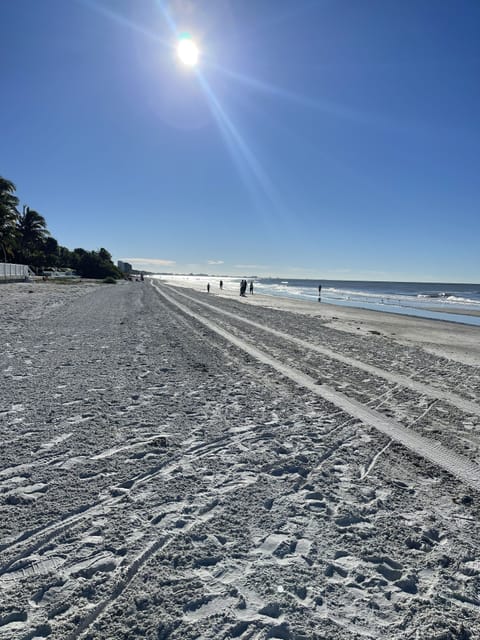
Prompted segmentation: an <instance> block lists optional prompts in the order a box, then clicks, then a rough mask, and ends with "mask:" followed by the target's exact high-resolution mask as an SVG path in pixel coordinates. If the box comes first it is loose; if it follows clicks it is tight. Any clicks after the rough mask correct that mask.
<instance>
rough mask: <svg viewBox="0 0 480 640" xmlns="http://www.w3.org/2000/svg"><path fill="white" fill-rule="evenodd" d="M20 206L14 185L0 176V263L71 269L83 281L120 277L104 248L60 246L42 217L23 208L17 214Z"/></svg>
mask: <svg viewBox="0 0 480 640" xmlns="http://www.w3.org/2000/svg"><path fill="white" fill-rule="evenodd" d="M19 204H20V201H19V199H18V197H17V196H16V187H15V185H14V183H13V182H11V181H10V180H7V179H5V178H2V177H1V176H0V261H4V262H17V263H20V264H28V265H29V266H30V267H31V268H32V269H33V270H34V271H36V272H43V270H44V269H73V270H74V271H75V272H76V273H77V274H78V275H79V276H82V277H84V278H108V277H110V278H120V277H122V274H121V273H120V271H119V270H118V269H117V267H116V266H115V265H114V264H113V262H112V256H111V255H110V253H109V252H108V251H107V250H106V249H104V248H103V247H102V248H101V249H99V250H98V251H87V250H85V249H82V248H77V249H74V250H73V251H70V249H67V247H62V246H60V245H59V244H58V242H57V240H55V238H53V237H52V235H51V234H50V232H49V231H48V229H47V222H46V220H45V218H44V217H43V216H42V215H41V214H40V213H38V212H37V211H34V210H33V209H30V208H29V207H26V206H25V207H23V211H22V212H21V213H20V211H19Z"/></svg>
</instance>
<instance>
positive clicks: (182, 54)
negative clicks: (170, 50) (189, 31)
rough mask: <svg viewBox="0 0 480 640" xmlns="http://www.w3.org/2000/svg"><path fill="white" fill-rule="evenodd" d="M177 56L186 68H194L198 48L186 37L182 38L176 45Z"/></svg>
mask: <svg viewBox="0 0 480 640" xmlns="http://www.w3.org/2000/svg"><path fill="white" fill-rule="evenodd" d="M177 55H178V57H179V58H180V60H181V62H183V64H184V65H186V66H187V67H194V66H195V65H196V64H197V62H198V55H199V51H198V47H197V45H196V44H195V43H194V42H193V40H191V39H190V38H188V37H183V38H181V39H180V40H179V41H178V44H177Z"/></svg>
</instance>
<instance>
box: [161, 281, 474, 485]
mask: <svg viewBox="0 0 480 640" xmlns="http://www.w3.org/2000/svg"><path fill="white" fill-rule="evenodd" d="M153 286H155V285H153ZM155 290H156V291H157V293H158V295H159V296H161V297H162V298H163V299H164V300H166V301H167V302H169V303H170V304H171V305H173V306H174V307H176V308H177V309H179V310H180V311H181V312H182V313H183V314H185V315H187V316H189V317H191V318H193V319H195V320H197V321H198V322H200V323H201V324H203V325H204V326H205V327H207V328H208V329H210V331H213V332H214V333H216V334H218V335H220V336H222V338H224V339H225V340H227V341H228V342H230V343H231V344H233V345H234V346H236V347H237V348H238V349H240V350H241V351H244V352H245V353H247V354H248V355H250V356H251V357H253V358H255V359H256V360H258V361H259V362H261V363H263V364H265V365H267V366H269V367H271V368H272V369H274V370H275V371H278V372H279V373H280V374H281V375H282V376H284V377H286V378H289V379H290V380H292V381H293V382H295V383H296V384H298V385H299V386H301V387H303V388H306V389H308V390H310V391H312V393H315V394H316V395H318V396H320V397H322V398H323V399H324V400H327V401H328V402H331V403H332V404H334V405H335V406H337V407H339V408H340V409H342V410H343V411H345V412H346V413H348V414H349V415H351V416H352V417H354V418H357V419H359V420H361V421H362V422H363V423H365V424H367V425H369V426H372V427H374V428H375V429H377V430H378V431H380V432H382V433H384V434H385V435H387V436H389V437H390V438H392V440H395V441H396V442H398V443H400V444H402V445H403V446H405V447H406V448H408V449H409V450H410V451H413V452H414V453H416V454H417V455H419V456H421V457H422V458H425V459H426V460H429V461H430V462H433V463H434V464H435V465H437V466H439V467H441V468H442V469H444V470H445V471H448V473H450V474H451V475H453V476H455V477H456V478H458V479H459V480H461V481H462V482H465V483H466V484H468V485H469V486H470V487H472V488H473V489H476V490H478V491H480V467H479V466H478V465H476V464H474V463H473V462H471V461H470V460H468V459H467V458H465V457H464V456H461V455H459V454H456V453H453V452H452V451H450V450H449V449H447V448H446V447H444V446H442V445H440V444H438V443H437V442H434V441H432V440H430V439H428V438H425V437H423V436H420V435H418V434H417V433H415V432H414V431H412V430H410V429H408V428H407V427H404V426H403V425H401V424H400V423H398V422H396V421H395V420H392V419H391V418H387V417H386V416H384V415H382V414H380V413H378V412H377V411H374V410H373V409H369V408H368V407H366V406H364V405H362V404H361V403H359V402H357V401H356V400H352V399H350V398H348V397H347V396H345V395H344V394H342V393H340V392H338V391H334V390H333V389H331V388H329V387H327V386H326V385H321V386H320V385H318V384H317V383H316V382H315V381H314V380H313V378H311V377H310V376H307V375H305V374H304V373H302V372H301V371H300V370H299V369H296V368H294V367H291V366H290V365H286V364H283V363H282V362H280V361H279V360H277V359H275V358H273V357H271V356H270V355H268V354H267V353H265V352H264V351H261V350H260V349H257V348H256V347H254V346H253V345H251V344H250V343H248V342H246V341H245V340H240V339H239V338H237V337H236V336H235V335H233V334H232V333H230V332H228V331H226V330H225V329H222V328H221V327H220V326H218V325H217V324H215V323H214V322H212V321H211V320H209V319H207V318H205V317H204V316H202V315H200V314H198V313H196V312H194V311H192V310H190V309H189V308H188V307H186V306H185V305H183V304H182V303H180V302H177V301H176V300H174V299H173V298H172V297H171V296H170V295H168V294H167V293H165V292H164V291H163V290H160V289H159V288H158V287H156V286H155ZM180 295H184V294H180ZM184 297H185V298H188V296H184ZM188 299H190V298H188ZM195 302H196V301H195ZM202 304H205V306H208V307H210V305H207V304H206V303H202ZM225 313H227V312H225ZM228 315H230V316H232V317H234V318H237V316H234V314H230V313H229V314H228ZM251 324H254V325H256V326H258V327H259V328H264V327H262V326H261V325H258V324H257V323H253V322H251ZM275 333H277V334H279V333H280V332H275ZM280 335H281V336H282V337H283V334H281V333H280ZM285 337H288V338H289V339H290V336H285ZM348 360H349V359H348ZM353 362H357V361H353ZM383 373H384V374H385V373H386V372H383ZM394 378H395V382H398V379H397V377H396V376H394ZM415 384H418V383H415ZM416 390H417V391H418V388H416ZM435 397H437V396H435Z"/></svg>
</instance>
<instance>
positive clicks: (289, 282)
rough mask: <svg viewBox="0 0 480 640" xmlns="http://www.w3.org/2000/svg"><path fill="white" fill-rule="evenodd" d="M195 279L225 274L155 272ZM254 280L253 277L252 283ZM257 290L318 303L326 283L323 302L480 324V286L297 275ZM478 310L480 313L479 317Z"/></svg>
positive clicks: (213, 279)
mask: <svg viewBox="0 0 480 640" xmlns="http://www.w3.org/2000/svg"><path fill="white" fill-rule="evenodd" d="M154 277H158V278H160V279H165V280H169V281H171V282H172V283H173V282H175V280H177V281H178V280H182V281H183V283H184V284H187V283H188V282H189V281H190V282H192V285H193V284H194V283H195V284H196V285H199V284H201V286H205V287H206V283H207V282H210V283H211V285H212V287H213V290H215V287H216V286H218V281H219V280H220V276H193V275H190V276H180V275H175V276H154ZM222 279H223V282H224V287H225V288H226V289H233V288H238V287H239V283H240V280H241V278H236V277H231V276H225V277H223V278H222ZM251 279H252V278H248V281H249V282H250V281H251ZM253 282H254V290H255V292H257V293H262V294H265V295H269V296H282V297H286V298H294V299H298V300H304V301H310V302H312V303H314V302H315V303H317V304H318V285H319V284H321V285H322V295H321V303H322V304H337V305H341V306H348V307H358V308H362V309H372V310H375V311H382V312H385V313H400V314H403V315H411V316H418V317H423V318H431V319H437V320H447V321H449V322H460V323H463V324H470V325H477V326H480V284H462V283H458V284H451V283H442V282H437V283H431V282H429V283H425V282H370V281H367V280H311V279H308V280H299V279H294V278H284V279H280V278H253ZM476 314H478V315H476Z"/></svg>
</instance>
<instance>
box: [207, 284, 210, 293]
mask: <svg viewBox="0 0 480 640" xmlns="http://www.w3.org/2000/svg"><path fill="white" fill-rule="evenodd" d="M207 293H210V283H208V284H207Z"/></svg>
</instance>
